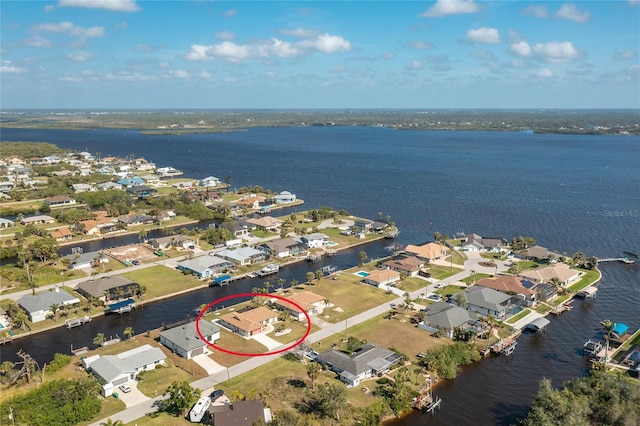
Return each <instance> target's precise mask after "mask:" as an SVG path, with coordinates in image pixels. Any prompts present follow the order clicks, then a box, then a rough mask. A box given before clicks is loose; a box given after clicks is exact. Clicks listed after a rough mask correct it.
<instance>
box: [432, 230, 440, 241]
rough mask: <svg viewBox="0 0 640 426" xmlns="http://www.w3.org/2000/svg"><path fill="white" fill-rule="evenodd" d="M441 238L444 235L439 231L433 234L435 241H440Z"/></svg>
mask: <svg viewBox="0 0 640 426" xmlns="http://www.w3.org/2000/svg"><path fill="white" fill-rule="evenodd" d="M440 238H442V234H440V233H439V232H438V231H436V232H434V233H433V239H434V240H435V241H440Z"/></svg>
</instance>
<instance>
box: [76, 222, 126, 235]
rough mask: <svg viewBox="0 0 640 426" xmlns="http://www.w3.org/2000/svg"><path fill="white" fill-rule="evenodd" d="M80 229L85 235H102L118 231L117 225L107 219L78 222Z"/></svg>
mask: <svg viewBox="0 0 640 426" xmlns="http://www.w3.org/2000/svg"><path fill="white" fill-rule="evenodd" d="M80 227H81V228H82V232H84V233H85V234H86V235H98V234H102V235H104V234H108V233H109V232H115V231H118V230H119V229H120V228H119V226H118V224H117V223H115V222H113V221H111V220H108V219H89V220H83V221H81V222H80Z"/></svg>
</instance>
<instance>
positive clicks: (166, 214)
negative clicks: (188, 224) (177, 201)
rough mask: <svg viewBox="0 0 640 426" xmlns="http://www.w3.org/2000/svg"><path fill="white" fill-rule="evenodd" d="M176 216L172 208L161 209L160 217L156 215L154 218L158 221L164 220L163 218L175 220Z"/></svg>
mask: <svg viewBox="0 0 640 426" xmlns="http://www.w3.org/2000/svg"><path fill="white" fill-rule="evenodd" d="M176 217H178V215H176V212H174V211H173V210H161V211H160V217H156V220H157V221H158V222H164V221H165V220H175V218H176Z"/></svg>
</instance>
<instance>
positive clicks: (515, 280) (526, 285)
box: [475, 275, 536, 306]
mask: <svg viewBox="0 0 640 426" xmlns="http://www.w3.org/2000/svg"><path fill="white" fill-rule="evenodd" d="M475 285H477V286H481V287H487V288H492V289H494V290H496V291H499V292H501V293H504V294H508V295H515V296H516V298H517V299H518V301H521V302H522V303H523V304H525V305H526V306H533V305H535V303H536V289H535V287H536V284H535V283H533V282H531V281H528V280H525V279H523V278H521V277H514V276H511V275H500V276H498V277H492V278H489V277H487V278H482V279H480V280H479V281H478V282H476V284H475Z"/></svg>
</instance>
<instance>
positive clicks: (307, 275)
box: [306, 271, 316, 284]
mask: <svg viewBox="0 0 640 426" xmlns="http://www.w3.org/2000/svg"><path fill="white" fill-rule="evenodd" d="M306 277H307V282H308V283H309V284H311V282H312V281H313V279H314V278H315V277H316V275H315V274H314V273H313V272H311V271H309V272H307V274H306Z"/></svg>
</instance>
